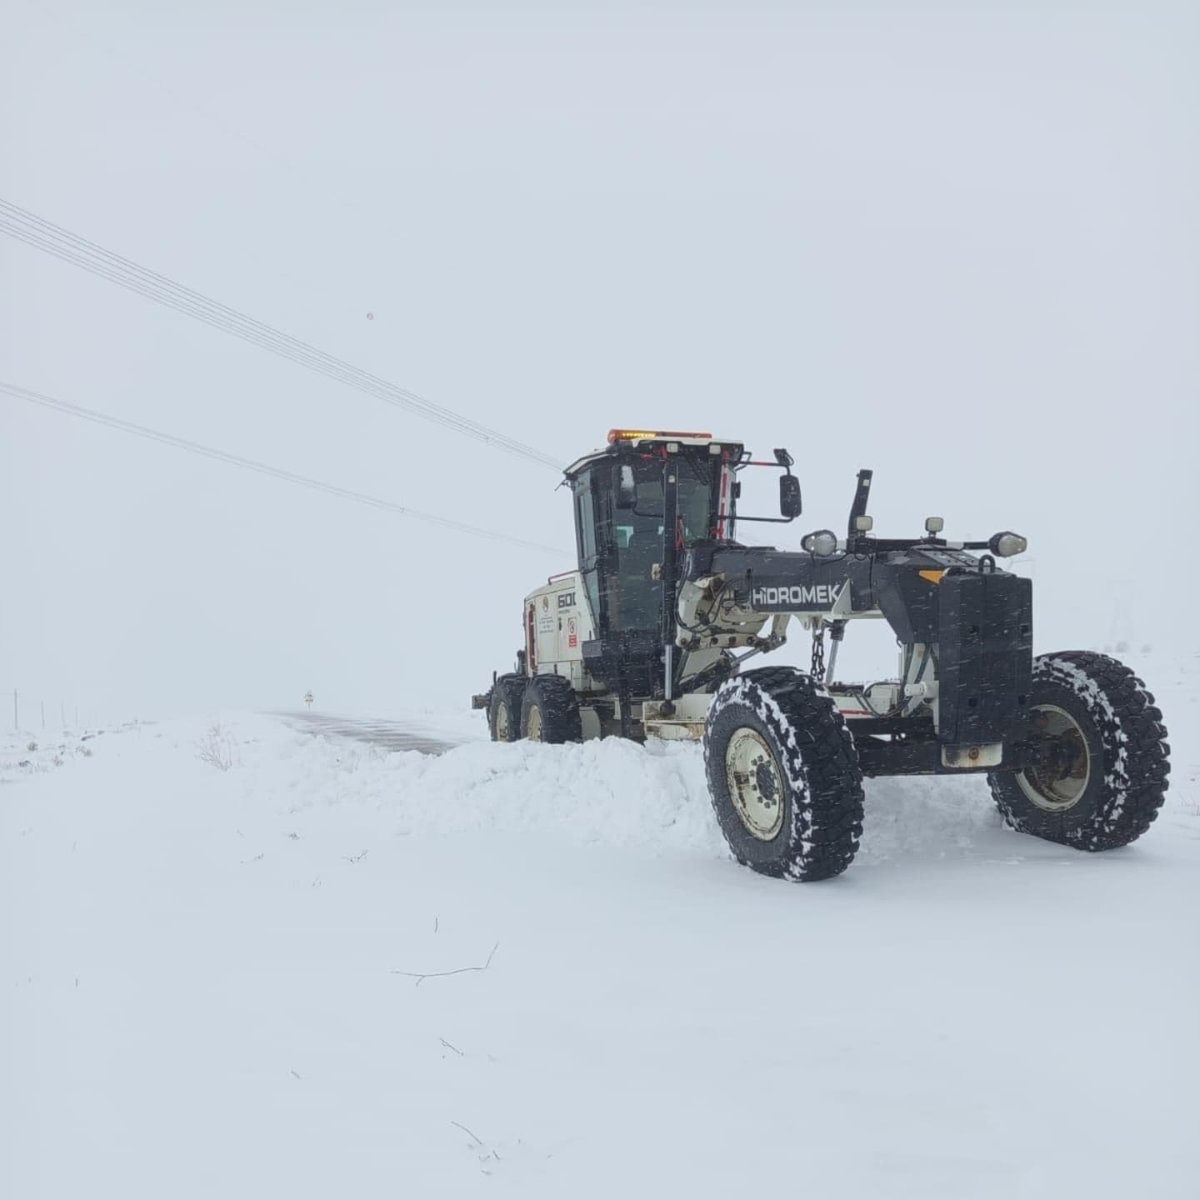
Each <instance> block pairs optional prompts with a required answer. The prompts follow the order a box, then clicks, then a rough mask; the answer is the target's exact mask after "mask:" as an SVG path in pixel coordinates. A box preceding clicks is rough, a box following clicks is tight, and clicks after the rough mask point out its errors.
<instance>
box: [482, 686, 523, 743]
mask: <svg viewBox="0 0 1200 1200" xmlns="http://www.w3.org/2000/svg"><path fill="white" fill-rule="evenodd" d="M524 695H525V680H524V678H523V677H522V676H520V675H501V676H500V678H499V679H497V680H496V682H495V683H494V684H493V685H492V699H491V701H490V703H489V704H488V732H489V733H490V734H491V735H492V741H493V742H515V741H517V739H518V738H520V736H521V700H522V698H523V697H524Z"/></svg>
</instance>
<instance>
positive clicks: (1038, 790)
mask: <svg viewBox="0 0 1200 1200" xmlns="http://www.w3.org/2000/svg"><path fill="white" fill-rule="evenodd" d="M1029 705H1030V709H1031V734H1032V749H1033V752H1034V755H1035V760H1034V761H1033V762H1032V763H1031V764H1030V765H1029V766H1028V767H1026V768H1025V769H1024V770H1022V771H1006V772H1000V771H997V772H995V773H994V774H991V775H989V776H988V784H989V785H990V786H991V789H992V797H993V798H994V799H995V801H996V805H997V807H998V808H999V809H1000V812H1001V814H1002V815H1003V816H1004V819H1005V821H1006V822H1007V823H1008V824H1009V825H1010V826H1012V828H1013V829H1016V830H1018V831H1019V832H1021V833H1031V834H1033V836H1034V837H1040V838H1044V839H1045V840H1046V841H1050V842H1059V843H1061V844H1062V845H1065V846H1074V847H1075V848H1076V849H1077V850H1112V849H1115V848H1116V847H1118V846H1127V845H1128V844H1129V843H1130V842H1132V841H1135V840H1136V839H1137V838H1139V837H1141V836H1142V834H1143V833H1145V832H1146V830H1147V829H1149V828H1150V825H1151V824H1152V823H1153V821H1154V818H1155V817H1156V816H1158V810H1159V809H1160V808H1161V807H1162V803H1163V799H1164V796H1165V793H1166V790H1167V775H1168V773H1169V771H1170V769H1171V768H1170V762H1169V757H1168V756H1169V753H1170V747H1169V746H1168V745H1167V741H1166V737H1167V731H1166V729H1165V728H1164V726H1163V724H1162V713H1161V712H1160V711H1159V709H1158V708H1157V707H1155V704H1154V697H1153V696H1151V695H1150V693H1149V692H1148V691H1146V687H1145V685H1144V684H1143V683H1142V681H1141V680H1140V679H1139V678H1138V677H1137V676H1136V675H1135V674H1134V673H1133V672H1132V671H1131V670H1130V669H1129V668H1128V667H1127V666H1125V665H1124V663H1120V662H1118V661H1117V660H1116V659H1115V658H1109V657H1108V656H1107V655H1105V654H1093V653H1091V652H1089V651H1085V650H1070V651H1064V652H1061V653H1058V654H1045V655H1042V656H1041V657H1040V658H1038V659H1036V660H1035V661H1034V664H1033V687H1032V690H1031V692H1030V696H1029Z"/></svg>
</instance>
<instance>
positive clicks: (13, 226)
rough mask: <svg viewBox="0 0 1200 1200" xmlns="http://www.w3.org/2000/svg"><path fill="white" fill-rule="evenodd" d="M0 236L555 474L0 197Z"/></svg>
mask: <svg viewBox="0 0 1200 1200" xmlns="http://www.w3.org/2000/svg"><path fill="white" fill-rule="evenodd" d="M0 233H4V234H7V235H8V236H9V237H11V238H14V239H15V240H17V241H20V242H24V243H25V244H26V245H28V246H32V247H34V248H35V249H37V250H42V251H44V252H45V253H47V254H50V255H52V256H54V257H55V258H58V259H61V260H62V261H63V262H67V263H71V264H72V265H74V266H77V267H81V268H82V269H83V270H85V271H89V272H91V273H92V274H93V275H98V276H99V277H100V278H102V279H107V280H109V281H110V282H111V283H115V284H118V285H119V286H121V287H123V288H126V289H127V290H128V291H131V292H136V293H137V294H138V295H141V296H144V297H146V299H148V300H153V301H154V302H155V303H157V304H162V305H165V306H166V307H168V308H173V309H175V310H176V311H177V312H181V313H184V314H186V315H187V316H190V317H194V318H196V320H199V321H203V322H204V323H205V324H207V325H211V326H212V327H213V328H215V329H220V330H221V331H222V332H225V333H229V334H232V335H233V336H235V337H239V338H241V339H242V340H243V341H246V342H250V343H251V344H252V345H255V346H259V347H261V348H262V349H264V350H269V351H271V353H273V354H277V355H279V356H280V357H281V358H286V359H289V360H290V361H292V362H294V363H297V364H298V365H299V366H302V367H307V368H308V369H309V370H311V371H316V372H318V373H319V374H321V375H325V376H327V377H328V378H330V379H335V380H337V381H338V382H339V383H344V384H347V385H348V386H350V387H353V388H356V389H357V390H358V391H360V392H365V393H367V394H368V395H371V396H375V397H377V398H378V399H380V400H383V401H385V402H386V403H388V404H391V405H394V406H395V407H397V408H402V409H405V410H407V411H409V412H413V413H416V414H417V415H418V416H421V417H424V418H425V419H426V420H429V421H433V422H435V423H437V424H439V425H442V426H444V427H446V428H449V429H453V430H454V431H455V432H457V433H461V434H463V435H464V436H466V437H471V438H474V439H475V440H477V441H480V442H483V443H485V444H487V445H490V446H494V447H496V448H497V449H500V450H505V451H507V452H508V453H510V454H514V455H517V456H519V457H521V458H525V459H528V460H530V461H532V462H536V463H538V464H539V465H541V466H546V467H552V468H554V469H555V470H558V469H560V467H561V464H560V462H559V460H558V459H556V458H555V457H554V456H553V455H550V454H547V453H545V452H544V451H541V450H538V449H536V448H535V447H533V446H530V445H528V444H527V443H525V442H521V441H518V440H517V439H515V438H512V437H509V436H508V435H507V434H505V433H501V432H500V431H499V430H495V429H492V428H490V427H489V426H486V425H483V424H481V423H479V422H478V421H473V420H471V419H470V418H469V417H465V416H463V415H462V414H460V413H456V412H454V411H453V410H452V409H449V408H446V407H445V406H444V405H441V404H436V403H434V402H433V401H432V400H427V399H425V397H423V396H420V395H418V394H417V393H416V392H413V391H410V390H409V389H408V388H403V387H400V386H399V385H398V384H394V383H391V382H390V381H389V380H386V379H382V378H380V377H379V376H378V375H372V374H371V373H370V372H368V371H364V370H362V369H361V368H360V367H356V366H354V365H353V364H352V363H349V362H346V361H345V360H344V359H340V358H337V357H335V356H334V355H332V354H328V353H326V352H325V351H324V350H319V349H318V348H317V347H315V346H313V345H311V344H310V343H308V342H305V341H302V340H301V339H299V338H295V337H292V336H291V335H290V334H286V333H283V332H281V331H280V330H278V329H275V328H273V327H272V326H270V325H267V324H265V323H264V322H262V321H259V320H257V319H256V318H254V317H251V316H248V315H247V314H246V313H243V312H240V311H238V310H237V309H235V308H230V307H229V306H228V305H226V304H222V303H221V302H220V301H217V300H213V299H211V298H210V297H208V296H205V295H204V294H203V293H201V292H197V291H195V290H194V289H192V288H189V287H185V286H184V285H183V284H180V283H177V282H176V281H175V280H173V279H171V278H169V277H168V276H166V275H161V274H159V273H158V272H157V271H151V270H150V269H148V268H146V267H142V266H139V265H138V264H137V263H135V262H133V261H132V260H131V259H128V258H125V257H123V256H122V255H120V254H117V253H115V252H114V251H112V250H107V249H105V248H104V247H103V246H101V245H99V244H97V243H96V242H92V241H89V240H88V239H87V238H84V237H81V236H80V235H78V234H75V233H72V232H71V231H70V230H68V229H64V228H63V227H62V226H60V225H55V224H54V223H53V222H51V221H47V220H46V219H45V218H43V217H39V216H38V215H37V214H36V213H33V212H30V211H29V210H28V209H24V208H21V207H20V206H19V205H16V204H13V203H11V202H10V201H8V200H5V199H3V198H2V197H0Z"/></svg>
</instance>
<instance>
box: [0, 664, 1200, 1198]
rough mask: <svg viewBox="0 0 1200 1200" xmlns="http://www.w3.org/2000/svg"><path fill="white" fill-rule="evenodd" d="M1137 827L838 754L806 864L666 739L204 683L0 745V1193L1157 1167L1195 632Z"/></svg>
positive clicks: (1129, 1182)
mask: <svg viewBox="0 0 1200 1200" xmlns="http://www.w3.org/2000/svg"><path fill="white" fill-rule="evenodd" d="M1131 661H1132V662H1133V664H1134V665H1135V667H1136V668H1137V669H1138V671H1139V673H1141V674H1142V675H1143V676H1144V677H1145V679H1146V681H1147V683H1148V685H1149V687H1150V689H1151V690H1152V691H1153V692H1155V694H1156V695H1157V697H1158V700H1159V703H1160V705H1161V707H1162V709H1163V711H1164V714H1165V721H1166V724H1167V727H1168V729H1169V732H1170V735H1171V737H1170V740H1171V744H1172V759H1173V766H1172V775H1171V788H1170V791H1169V793H1168V798H1167V803H1166V806H1165V807H1164V809H1163V812H1162V814H1161V815H1160V817H1159V820H1158V821H1157V823H1156V824H1155V825H1154V826H1153V828H1152V829H1151V830H1150V832H1149V833H1148V834H1147V835H1146V836H1145V837H1144V838H1143V839H1142V840H1141V841H1140V842H1138V843H1136V844H1135V845H1134V846H1132V847H1129V848H1127V849H1125V850H1121V851H1116V852H1112V853H1108V854H1100V855H1084V854H1080V853H1077V852H1075V851H1073V850H1069V849H1066V848H1062V847H1059V846H1055V845H1051V844H1049V843H1043V842H1039V841H1036V840H1034V839H1031V838H1029V837H1025V836H1022V835H1018V834H1016V833H1013V832H1010V831H1009V830H1007V829H1006V828H1005V827H1004V826H1003V824H1002V823H1001V820H1000V818H999V816H998V814H997V812H996V811H995V809H994V807H993V806H992V804H991V801H990V798H989V796H988V792H987V788H986V785H985V784H984V783H983V782H982V781H981V780H980V779H977V778H973V779H957V780H946V779H928V780H927V779H912V780H873V781H868V782H867V818H866V826H865V834H864V838H863V842H862V848H861V850H860V852H859V855H858V858H857V860H856V861H855V863H854V864H853V866H852V867H851V868H850V870H849V871H848V872H847V873H846V874H844V875H843V876H841V877H840V878H838V879H836V880H834V881H831V882H828V883H823V884H812V885H796V884H787V883H781V882H777V881H772V880H769V879H766V878H762V877H760V876H757V875H755V874H753V873H752V872H750V871H748V870H746V869H744V868H741V867H739V866H737V865H736V864H735V863H734V862H733V861H732V860H731V859H730V858H729V857H728V854H727V853H726V851H725V848H724V844H723V842H722V840H721V838H720V835H719V833H718V831H717V826H716V823H715V820H714V818H713V816H712V813H711V809H710V807H709V802H708V798H707V791H706V788H705V783H704V772H703V765H702V760H701V756H700V752H699V750H698V749H697V748H696V747H694V746H677V745H665V744H651V745H648V746H646V747H644V748H643V747H640V746H637V745H634V744H630V743H624V742H621V741H617V740H610V741H605V742H602V743H599V742H596V743H589V744H584V745H580V746H540V745H528V744H516V745H493V744H491V743H490V742H488V741H487V740H486V730H485V729H484V726H483V723H482V719H481V718H480V717H479V716H477V715H476V714H471V713H462V714H453V713H448V714H437V713H427V712H411V713H405V712H403V711H401V712H399V713H395V714H388V715H389V716H391V717H394V718H396V719H398V720H399V721H401V722H407V723H408V725H409V726H410V727H411V729H412V731H413V732H414V733H415V734H418V735H421V736H428V737H430V738H436V739H444V740H446V741H448V742H451V743H454V744H453V746H452V748H450V749H448V750H446V751H445V752H443V753H420V752H416V751H401V752H393V751H390V750H389V749H388V748H387V747H386V746H384V745H380V744H376V743H373V742H370V741H363V740H356V739H352V738H347V737H343V736H337V735H331V734H329V733H327V732H326V733H322V732H314V728H316V727H315V726H313V725H312V724H309V723H306V722H304V721H303V720H300V719H298V718H288V717H280V716H269V715H264V714H239V713H222V714H211V715H209V716H206V717H204V718H203V719H199V718H197V719H190V720H182V721H163V722H159V723H137V722H135V723H129V724H125V725H116V726H112V727H108V728H102V729H91V730H75V731H64V732H63V733H61V734H54V735H49V734H46V733H44V732H42V731H40V730H38V731H36V732H25V733H21V734H15V733H9V734H8V735H6V736H5V738H4V740H3V741H0V878H2V886H3V889H4V896H3V900H2V912H3V924H2V925H0V997H2V1006H0V1020H2V1021H3V1025H4V1029H5V1035H6V1036H5V1038H4V1040H3V1043H2V1044H0V1054H2V1055H3V1058H2V1059H0V1081H2V1082H0V1129H3V1131H4V1132H3V1135H2V1136H3V1153H2V1154H0V1159H2V1160H3V1165H2V1166H0V1193H2V1194H3V1195H5V1196H11V1197H13V1198H14V1200H26V1198H30V1197H54V1198H56V1200H58V1198H71V1197H101V1196H103V1197H110V1196H111V1197H120V1198H121V1200H133V1198H140V1197H155V1198H167V1197H169V1198H171V1200H182V1198H185V1197H225V1198H228V1197H256V1198H257V1197H276V1196H277V1197H289V1198H290V1197H333V1196H346V1197H355V1198H364V1200H365V1198H371V1197H391V1198H394V1197H421V1198H423V1197H440V1196H453V1197H472V1196H521V1197H555V1198H560V1200H561V1198H565V1197H570V1198H575V1197H612V1196H618V1195H621V1196H656V1197H663V1196H680V1197H707V1196H751V1195H763V1194H767V1193H770V1194H779V1195H794V1196H838V1197H909V1196H911V1197H920V1198H921V1200H933V1198H935V1197H993V1196H994V1197H1005V1198H1010V1197H1035V1196H1037V1197H1040V1196H1055V1197H1063V1196H1071V1197H1107V1196H1139V1197H1185V1196H1186V1197H1194V1196H1196V1195H1197V1194H1198V1193H1197V1183H1196V1180H1197V1178H1198V1177H1200V1136H1198V1134H1197V1128H1196V1119H1197V1113H1198V1107H1197V1097H1198V1089H1197V1082H1196V1081H1197V1079H1198V1078H1200V1049H1198V1047H1200V1033H1198V1030H1200V1022H1198V1020H1197V1016H1196V1011H1197V995H1198V992H1200V936H1197V914H1198V912H1200V746H1198V741H1197V738H1196V735H1195V729H1196V725H1197V719H1198V718H1200V656H1197V655H1195V654H1192V655H1189V656H1187V657H1179V656H1174V657H1171V656H1161V655H1160V656H1157V657H1154V656H1145V655H1138V654H1137V652H1136V651H1134V652H1133V654H1132V656H1131Z"/></svg>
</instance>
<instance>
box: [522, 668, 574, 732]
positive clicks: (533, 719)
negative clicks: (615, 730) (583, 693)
mask: <svg viewBox="0 0 1200 1200" xmlns="http://www.w3.org/2000/svg"><path fill="white" fill-rule="evenodd" d="M521 736H522V737H526V738H528V739H529V740H530V741H531V742H581V741H583V721H582V718H581V717H580V715H579V697H578V696H576V695H575V689H574V688H573V687H572V686H571V681H570V680H569V679H564V678H563V677H562V676H561V675H538V676H535V677H534V678H533V679H531V680H530V681H529V683H528V684H527V685H526V687H525V698H524V699H523V700H522V702H521Z"/></svg>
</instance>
